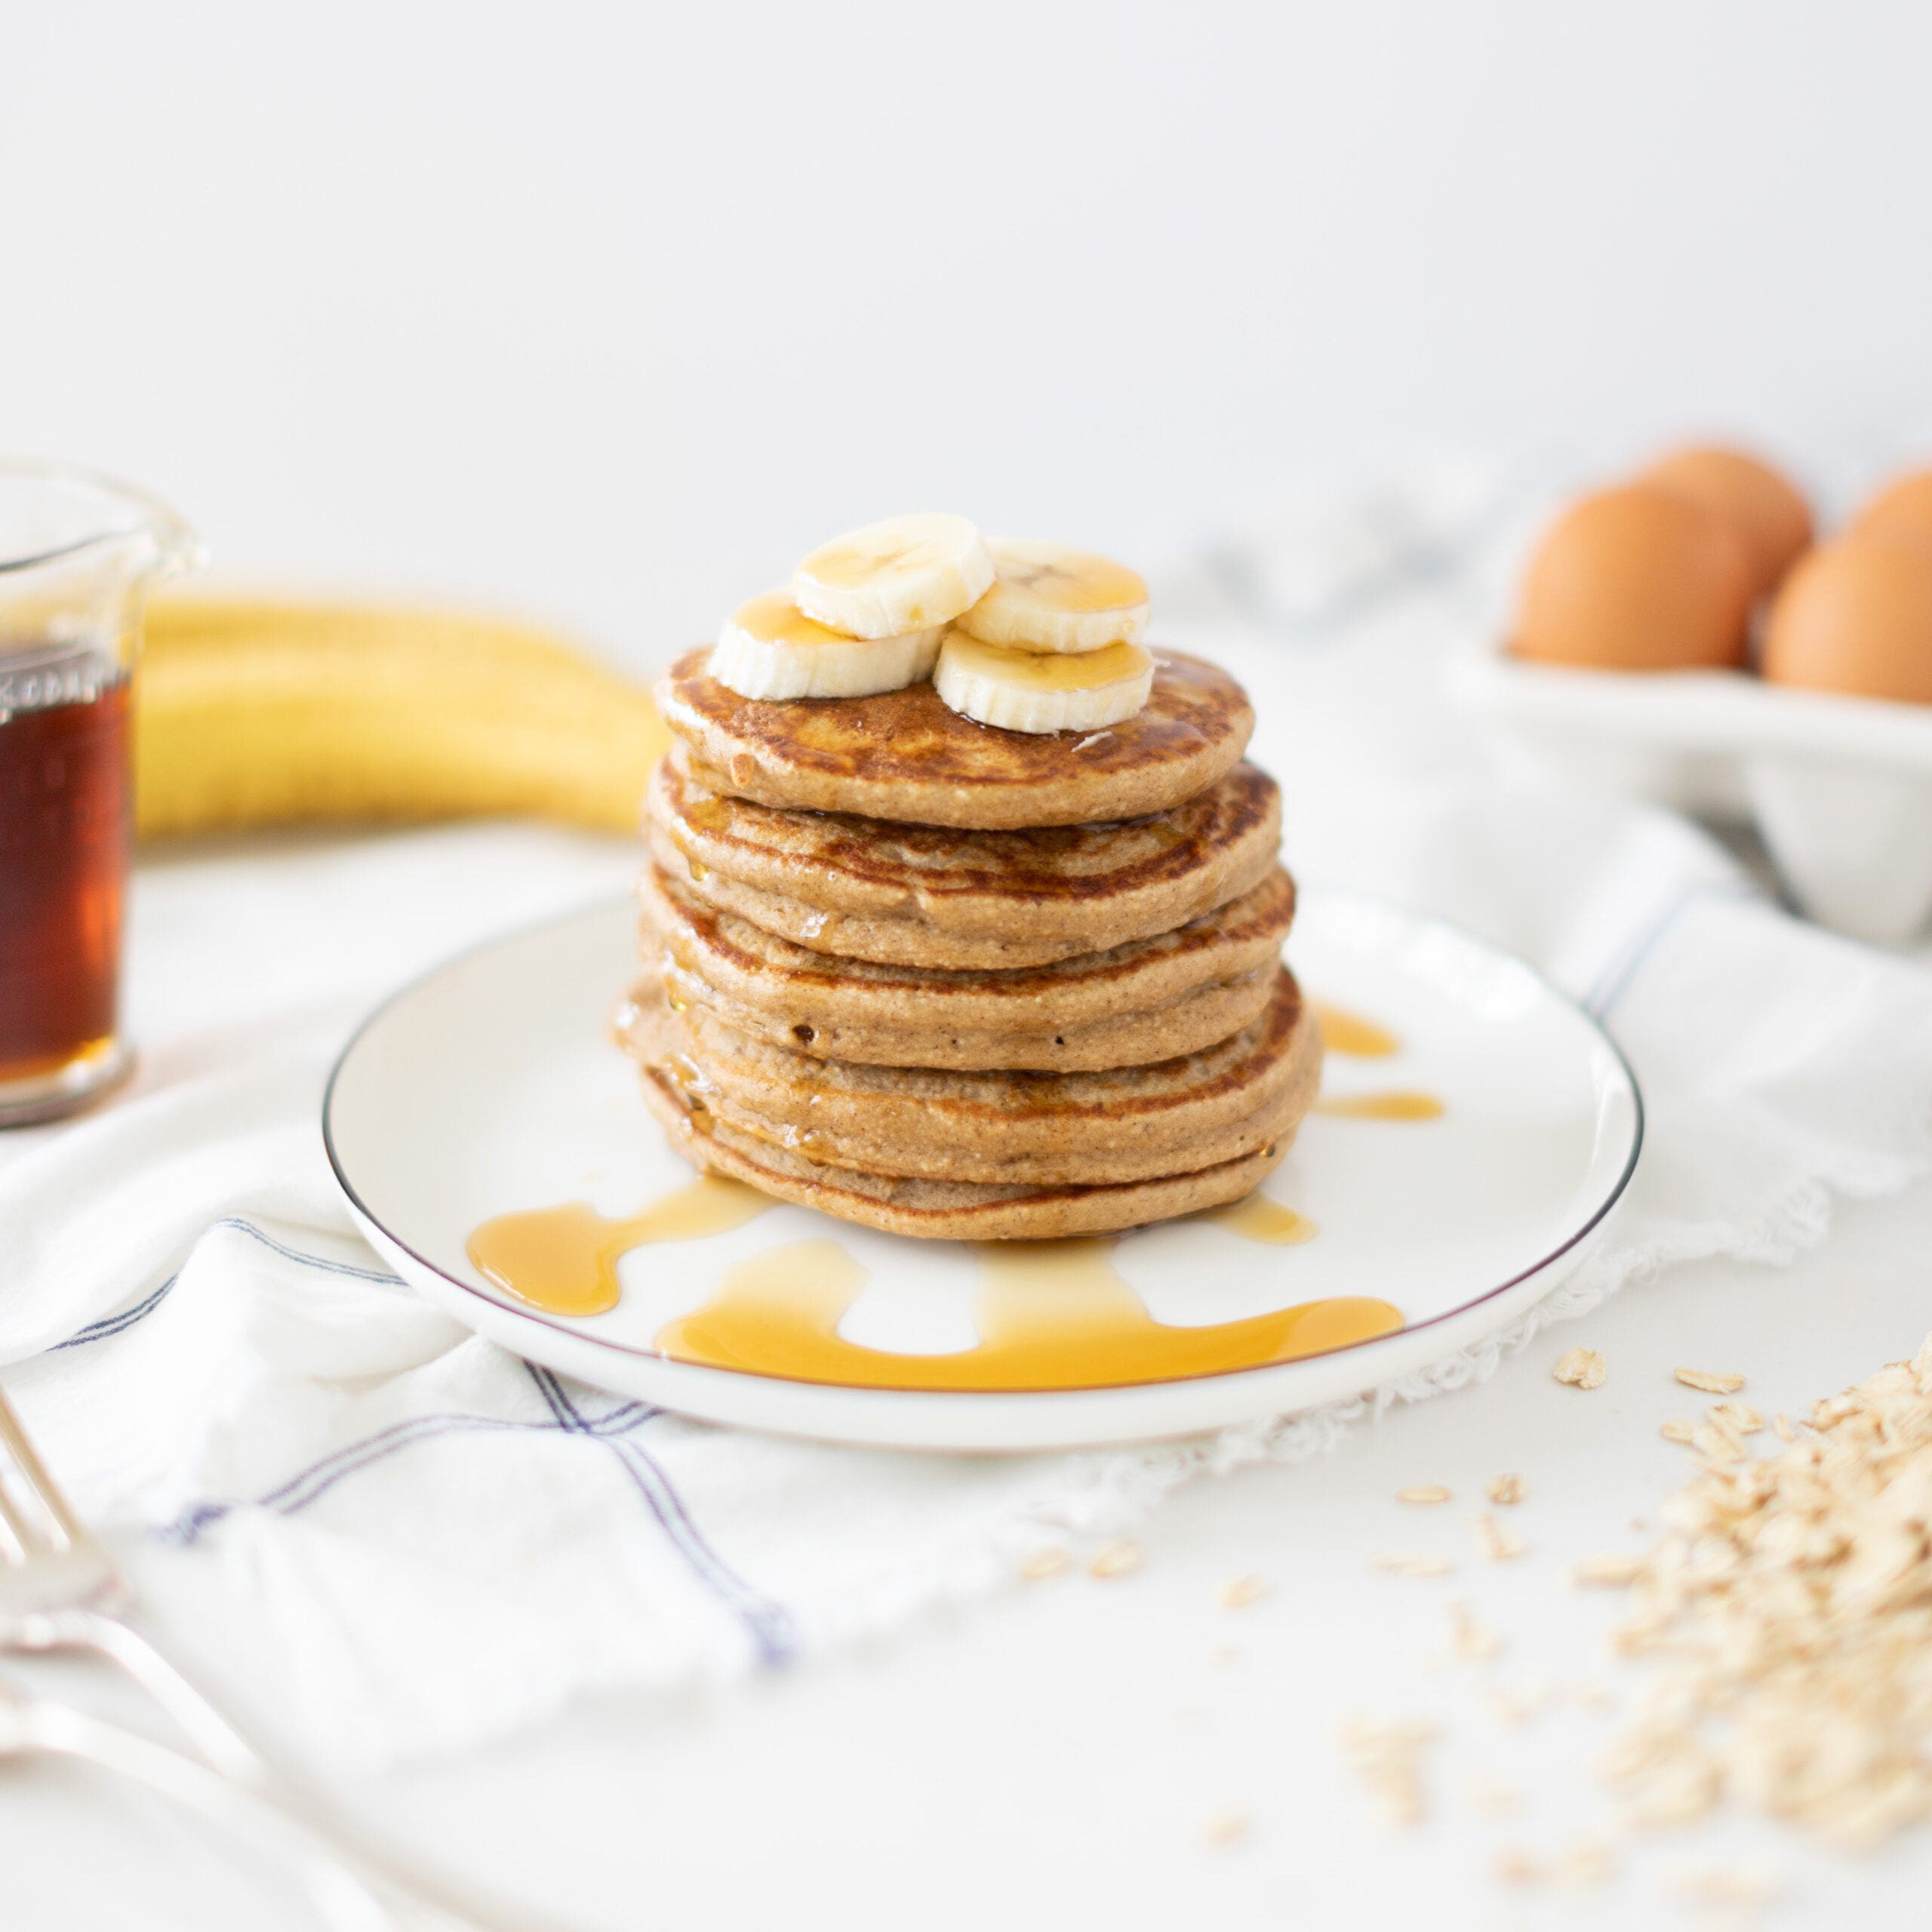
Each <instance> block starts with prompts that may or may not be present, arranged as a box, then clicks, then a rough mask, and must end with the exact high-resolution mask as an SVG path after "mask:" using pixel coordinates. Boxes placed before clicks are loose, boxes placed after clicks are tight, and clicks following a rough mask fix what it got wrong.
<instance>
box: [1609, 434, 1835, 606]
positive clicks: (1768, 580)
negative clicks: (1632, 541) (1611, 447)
mask: <svg viewBox="0 0 1932 1932" xmlns="http://www.w3.org/2000/svg"><path fill="white" fill-rule="evenodd" d="M1638 481H1640V482H1644V483H1654V484H1656V485H1657V487H1658V488H1660V489H1664V490H1670V491H1675V492H1676V493H1677V494H1679V495H1681V496H1685V497H1689V498H1690V500H1691V501H1692V502H1693V503H1701V504H1702V505H1703V507H1704V508H1705V509H1707V510H1709V511H1710V512H1712V514H1713V515H1717V516H1721V517H1722V518H1724V519H1725V521H1727V522H1728V523H1729V524H1730V525H1731V526H1732V527H1733V528H1734V529H1735V530H1736V531H1737V534H1739V535H1740V537H1743V540H1744V541H1745V543H1746V545H1747V546H1749V549H1750V552H1751V555H1752V562H1753V565H1754V566H1755V572H1756V576H1755V587H1756V590H1757V593H1758V595H1759V596H1761V597H1764V596H1768V595H1770V592H1772V591H1773V590H1774V589H1777V584H1778V580H1779V579H1780V577H1783V575H1784V574H1785V572H1786V571H1788V570H1789V569H1790V568H1791V567H1792V565H1793V564H1794V563H1795V562H1796V561H1797V560H1798V558H1799V557H1800V556H1801V555H1803V554H1804V552H1805V551H1807V550H1808V549H1810V547H1811V506H1810V504H1809V503H1807V502H1806V501H1805V500H1804V497H1802V496H1801V494H1799V493H1798V487H1797V485H1795V484H1794V483H1793V482H1792V481H1791V479H1790V478H1789V477H1788V476H1786V475H1783V473H1782V472H1780V471H1778V470H1775V469H1773V468H1772V467H1771V466H1770V464H1769V463H1765V462H1763V461H1761V460H1759V459H1758V457H1755V456H1749V455H1747V454H1746V453H1745V452H1744V451H1743V450H1728V449H1718V448H1694V449H1684V450H1678V451H1675V452H1674V453H1673V454H1671V455H1669V456H1667V457H1663V458H1661V459H1660V460H1659V461H1657V462H1656V463H1653V464H1651V466H1650V468H1649V469H1647V470H1645V471H1644V473H1643V475H1641V477H1640V478H1638Z"/></svg>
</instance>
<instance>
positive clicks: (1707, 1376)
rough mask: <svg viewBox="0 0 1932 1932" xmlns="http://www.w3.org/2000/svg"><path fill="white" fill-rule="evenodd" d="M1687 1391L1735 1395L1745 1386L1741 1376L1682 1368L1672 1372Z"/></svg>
mask: <svg viewBox="0 0 1932 1932" xmlns="http://www.w3.org/2000/svg"><path fill="white" fill-rule="evenodd" d="M1672 1373H1673V1374H1675V1376H1676V1377H1677V1379H1678V1381H1680V1382H1681V1383H1683V1384H1684V1387H1685V1388H1687V1389H1700V1390H1701V1391H1702V1392H1703V1393H1704V1394H1705V1395H1736V1394H1737V1392H1738V1390H1739V1389H1742V1388H1743V1386H1744V1378H1743V1376H1741V1375H1720V1374H1718V1373H1717V1372H1716V1371H1715V1370H1712V1369H1708V1368H1680V1369H1675V1370H1673V1371H1672Z"/></svg>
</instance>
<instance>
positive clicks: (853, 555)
mask: <svg viewBox="0 0 1932 1932" xmlns="http://www.w3.org/2000/svg"><path fill="white" fill-rule="evenodd" d="M992 581H993V560H992V557H991V556H990V555H988V554H987V551H986V540H985V539H984V538H983V537H981V536H980V533H979V532H978V531H977V530H975V529H974V528H973V526H972V525H971V524H970V523H968V521H966V519H965V518H964V517H963V516H939V515H923V516H889V517H888V518H886V519H885V521H884V522H883V523H869V524H867V525H866V527H865V528H864V529H863V530H854V531H848V533H847V534H845V535H844V536H843V537H835V538H833V540H832V541H831V542H830V543H827V544H825V545H824V546H822V547H821V548H820V549H816V550H814V552H812V553H811V555H810V556H809V557H808V558H806V559H805V561H804V562H803V563H802V564H801V565H799V566H798V569H797V571H795V572H794V573H793V574H792V601H793V602H794V603H795V604H796V605H798V608H799V609H800V610H801V611H804V614H805V615H806V616H807V617H816V618H817V620H818V621H819V622H820V623H822V624H828V625H829V626H831V627H832V629H834V630H837V631H843V632H844V633H845V634H846V635H847V636H848V637H865V638H875V637H903V636H904V635H906V633H907V632H910V631H920V630H924V629H926V628H927V627H928V626H930V625H933V624H944V623H950V622H951V621H952V619H953V618H955V617H958V614H960V612H961V611H964V609H966V608H967V607H968V605H971V604H974V603H977V601H979V599H980V598H982V597H983V596H984V595H986V592H987V591H988V590H989V589H991V588H992Z"/></svg>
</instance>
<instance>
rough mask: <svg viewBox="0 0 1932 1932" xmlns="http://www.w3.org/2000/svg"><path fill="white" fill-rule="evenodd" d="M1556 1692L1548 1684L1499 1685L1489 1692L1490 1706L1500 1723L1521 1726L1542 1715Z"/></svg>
mask: <svg viewBox="0 0 1932 1932" xmlns="http://www.w3.org/2000/svg"><path fill="white" fill-rule="evenodd" d="M1553 1695H1554V1693H1553V1692H1552V1690H1551V1689H1550V1687H1549V1685H1548V1684H1517V1685H1515V1686H1514V1687H1504V1686H1502V1685H1498V1686H1497V1688H1496V1689H1495V1690H1492V1691H1491V1693H1490V1694H1489V1708H1490V1709H1491V1711H1492V1712H1494V1713H1495V1715H1496V1718H1497V1721H1498V1722H1499V1723H1502V1724H1509V1725H1511V1726H1512V1727H1517V1726H1521V1725H1523V1724H1527V1723H1528V1722H1529V1721H1530V1720H1531V1718H1537V1717H1540V1716H1542V1715H1543V1712H1545V1711H1546V1710H1547V1709H1549V1700H1550V1699H1551V1697H1552V1696H1553Z"/></svg>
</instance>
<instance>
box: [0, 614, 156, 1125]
mask: <svg viewBox="0 0 1932 1932" xmlns="http://www.w3.org/2000/svg"><path fill="white" fill-rule="evenodd" d="M131 792H132V787H131V783H130V774H129V747H128V674H127V672H126V671H125V669H122V666H121V664H120V663H119V662H118V657H117V654H115V652H113V651H111V650H103V649H101V648H98V647H93V646H84V647H80V648H75V647H62V646H58V645H57V646H52V647H50V648H47V649H45V650H41V651H10V652H9V653H8V654H6V655H5V656H4V657H0V1088H5V1086H7V1085H8V1084H12V1083H14V1082H15V1081H34V1080H37V1079H38V1078H43V1077H45V1076H48V1075H54V1074H57V1073H58V1072H60V1070H61V1069H63V1068H65V1067H68V1066H73V1065H75V1064H77V1063H78V1064H81V1065H85V1064H87V1063H90V1062H92V1061H97V1060H102V1059H104V1058H105V1057H108V1056H110V1055H112V1053H113V1052H114V1051H115V1030H116V1029H115V1017H116V1014H115V1008H116V996H117V992H118V983H119V978H120V958H121V904H122V881H123V879H124V878H125V875H126V872H127V869H128V848H129V844H130V841H131V835H132V796H131Z"/></svg>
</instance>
